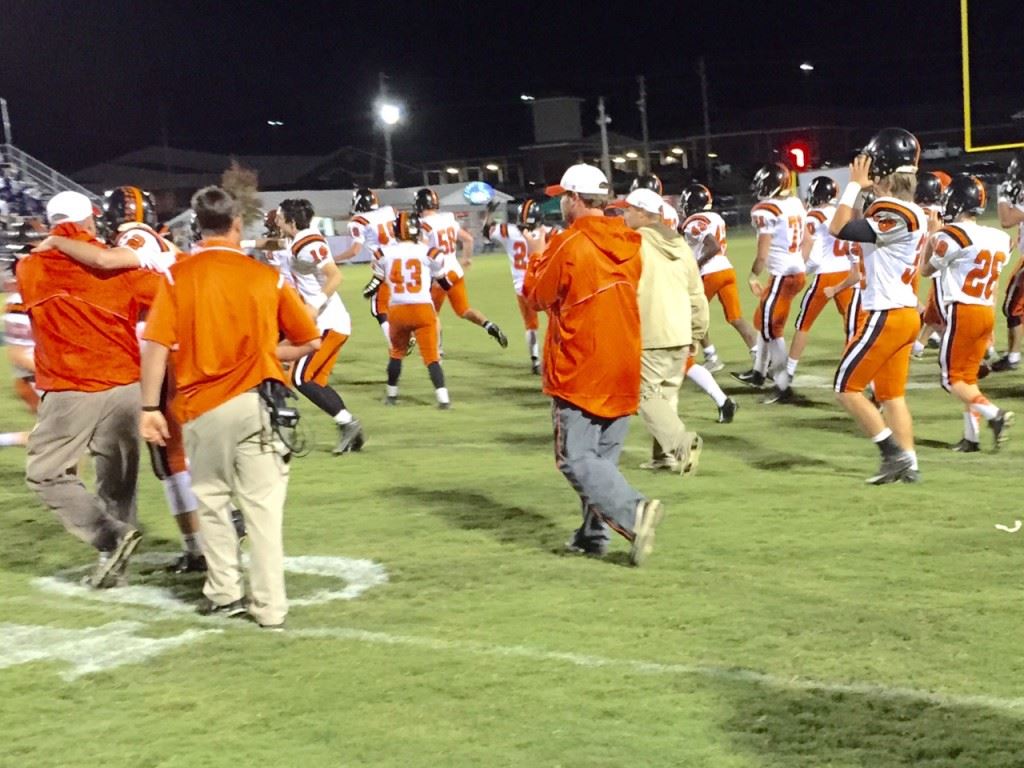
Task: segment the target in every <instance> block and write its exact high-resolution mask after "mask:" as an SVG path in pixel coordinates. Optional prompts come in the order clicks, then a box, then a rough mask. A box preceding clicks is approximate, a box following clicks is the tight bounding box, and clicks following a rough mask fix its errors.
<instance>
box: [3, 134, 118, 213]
mask: <svg viewBox="0 0 1024 768" xmlns="http://www.w3.org/2000/svg"><path fill="white" fill-rule="evenodd" d="M0 156H2V157H3V161H4V162H5V163H7V164H8V165H11V166H13V167H14V168H16V169H17V170H18V171H20V172H21V178H22V181H24V182H25V183H29V184H33V185H35V186H37V187H39V189H40V191H41V192H42V193H43V196H44V197H51V196H52V195H55V194H57V193H58V192H63V191H64V190H72V191H74V192H81V193H82V194H83V195H85V196H86V197H88V198H89V199H90V200H92V201H93V202H95V203H99V202H102V198H101V197H100V196H99V195H97V194H96V193H95V192H92V191H91V190H88V189H86V188H85V187H83V186H82V185H81V184H79V183H78V182H76V181H72V180H71V179H70V178H68V177H67V176H65V175H64V174H62V173H60V172H58V171H56V170H54V169H53V168H51V167H50V166H48V165H47V164H46V163H44V162H43V161H42V160H37V159H36V158H34V157H32V155H30V154H28V153H27V152H24V151H22V150H20V149H18V148H17V147H16V146H14V145H13V144H0Z"/></svg>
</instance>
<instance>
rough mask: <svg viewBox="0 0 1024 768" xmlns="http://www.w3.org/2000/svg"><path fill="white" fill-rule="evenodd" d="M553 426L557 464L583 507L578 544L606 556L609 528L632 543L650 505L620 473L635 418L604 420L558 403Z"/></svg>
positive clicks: (553, 410)
mask: <svg viewBox="0 0 1024 768" xmlns="http://www.w3.org/2000/svg"><path fill="white" fill-rule="evenodd" d="M551 421H552V425H553V426H554V430H555V463H556V464H557V465H558V469H559V471H560V472H561V473H562V474H563V475H565V479H566V480H568V481H569V483H570V484H571V485H572V487H573V488H574V489H575V490H576V493H578V494H579V496H580V501H581V502H582V504H583V525H582V526H581V527H580V528H579V529H578V530H577V531H576V541H577V543H578V544H580V545H581V546H585V547H587V548H592V549H599V550H601V551H604V550H605V549H607V547H608V541H609V539H610V538H611V534H610V533H609V527H610V528H612V529H614V530H615V531H617V532H618V533H620V534H622V535H623V536H625V537H626V538H627V539H630V540H632V538H633V530H634V527H635V525H636V510H637V506H638V505H639V504H640V502H642V501H644V500H645V499H644V496H643V495H641V494H640V493H639V492H638V491H637V490H635V489H634V488H633V487H632V486H630V484H629V483H627V482H626V478H624V477H623V476H622V473H621V472H619V454H620V453H622V445H623V443H625V441H626V435H627V433H628V432H629V416H620V417H619V418H616V419H605V418H601V417H600V416H595V415H593V414H591V413H587V412H586V411H584V410H582V409H580V408H577V407H576V406H575V405H573V404H572V403H569V402H567V401H565V400H562V399H560V398H557V397H556V398H554V399H553V400H552V402H551Z"/></svg>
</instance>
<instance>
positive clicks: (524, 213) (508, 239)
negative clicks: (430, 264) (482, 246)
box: [483, 200, 544, 375]
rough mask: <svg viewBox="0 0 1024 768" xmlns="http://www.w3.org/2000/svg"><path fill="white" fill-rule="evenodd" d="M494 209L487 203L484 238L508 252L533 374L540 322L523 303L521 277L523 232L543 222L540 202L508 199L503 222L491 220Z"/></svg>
mask: <svg viewBox="0 0 1024 768" xmlns="http://www.w3.org/2000/svg"><path fill="white" fill-rule="evenodd" d="M494 210H495V208H494V206H491V205H489V206H488V207H487V216H486V218H485V219H484V228H483V234H484V238H485V239H487V240H492V241H495V242H498V243H500V244H501V247H502V248H504V249H505V254H506V255H507V256H508V266H509V269H510V270H511V272H512V288H513V289H514V290H515V292H516V304H517V305H518V306H519V314H520V315H521V316H522V318H523V326H524V327H525V329H526V349H527V351H528V353H529V355H530V368H531V370H532V371H533V373H534V375H540V346H539V344H538V343H537V331H538V329H539V328H540V324H539V322H538V318H537V312H536V310H534V309H533V308H532V307H530V305H529V304H527V303H526V299H524V298H523V280H524V279H525V278H526V267H527V266H528V264H529V257H528V255H527V253H526V238H525V237H523V232H524V231H525V232H531V231H533V230H534V229H536V228H537V227H543V226H544V224H543V217H542V216H541V212H540V204H539V203H538V202H537V201H535V200H525V201H523V202H522V203H516V202H512V203H509V207H508V212H509V221H507V222H505V223H503V224H498V223H497V222H495V221H492V220H491V217H492V216H493V214H494Z"/></svg>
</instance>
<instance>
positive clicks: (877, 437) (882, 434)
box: [871, 427, 892, 443]
mask: <svg viewBox="0 0 1024 768" xmlns="http://www.w3.org/2000/svg"><path fill="white" fill-rule="evenodd" d="M887 437H892V430H891V429H889V428H888V427H886V428H885V429H883V430H882V431H881V432H879V433H878V434H877V435H875V436H874V437H872V438H871V442H872V443H880V442H882V441H883V440H885V438H887Z"/></svg>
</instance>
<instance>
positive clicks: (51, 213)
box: [46, 191, 92, 224]
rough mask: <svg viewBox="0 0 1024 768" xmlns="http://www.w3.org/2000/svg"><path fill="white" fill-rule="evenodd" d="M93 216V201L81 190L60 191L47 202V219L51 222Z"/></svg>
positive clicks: (56, 222) (76, 219)
mask: <svg viewBox="0 0 1024 768" xmlns="http://www.w3.org/2000/svg"><path fill="white" fill-rule="evenodd" d="M91 216H92V201H91V200H90V199H89V198H88V197H86V196H85V195H83V194H82V193H81V192H70V191H68V192H58V193H57V194H56V195H54V196H53V197H51V198H50V202H48V203H47V204H46V219H47V221H49V222H50V223H51V224H59V223H60V222H62V221H85V220H86V219H88V218H90V217H91Z"/></svg>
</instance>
